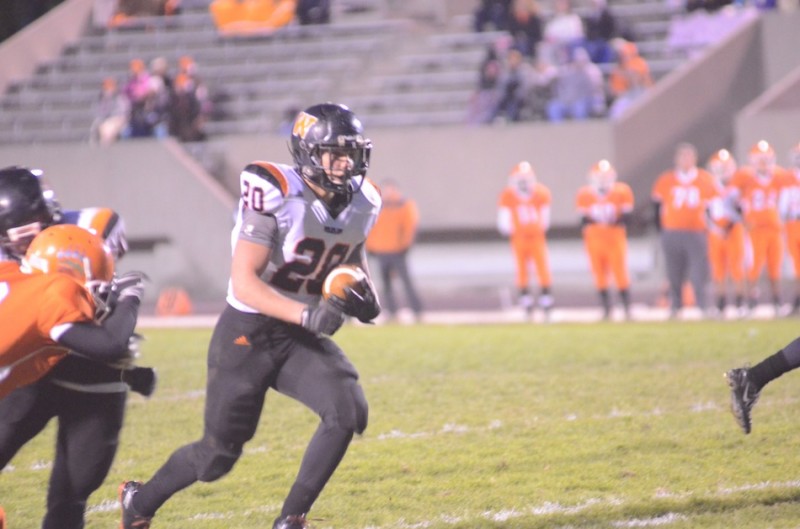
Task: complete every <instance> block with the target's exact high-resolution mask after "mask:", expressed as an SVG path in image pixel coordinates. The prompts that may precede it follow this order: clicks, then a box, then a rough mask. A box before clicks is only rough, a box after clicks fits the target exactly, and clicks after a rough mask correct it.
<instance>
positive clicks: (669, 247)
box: [661, 230, 709, 311]
mask: <svg viewBox="0 0 800 529" xmlns="http://www.w3.org/2000/svg"><path fill="white" fill-rule="evenodd" d="M661 244H662V247H663V249H664V263H665V266H666V269H667V281H668V282H669V297H670V308H671V309H672V310H673V311H677V310H679V309H681V308H682V307H683V300H682V297H681V292H682V289H683V283H684V282H685V281H687V280H688V281H689V282H690V283H691V285H692V288H693V289H694V295H695V299H696V302H697V307H698V308H699V309H701V310H705V308H706V284H707V283H708V276H709V269H708V235H707V234H706V233H705V232H704V231H689V230H664V231H662V232H661Z"/></svg>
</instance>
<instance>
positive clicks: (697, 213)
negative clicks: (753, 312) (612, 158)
mask: <svg viewBox="0 0 800 529" xmlns="http://www.w3.org/2000/svg"><path fill="white" fill-rule="evenodd" d="M718 194H719V190H718V188H717V185H716V183H715V182H714V177H713V176H711V175H710V174H709V173H708V172H707V171H705V170H704V169H701V168H699V167H697V150H696V149H695V147H694V145H692V144H690V143H681V144H679V145H678V147H677V149H676V151H675V166H674V168H673V169H671V170H669V171H665V172H664V173H662V174H661V175H660V176H659V177H658V179H657V180H656V182H655V184H654V185H653V190H652V195H651V198H652V200H653V203H654V205H655V208H656V227H657V228H658V229H659V230H660V232H661V244H662V247H663V250H664V260H665V265H666V271H667V281H668V282H669V293H670V317H671V318H675V317H677V316H678V314H679V312H680V310H681V309H682V308H683V300H682V296H681V291H682V288H683V284H684V281H686V280H687V279H688V280H689V282H690V283H691V285H692V288H693V290H694V295H695V303H696V304H697V307H698V308H699V309H700V310H701V311H703V313H704V314H705V312H706V296H705V292H706V282H707V281H708V239H707V221H706V218H707V217H706V215H707V213H706V212H707V210H708V207H709V203H710V202H711V200H712V199H713V198H714V197H716V196H717V195H718Z"/></svg>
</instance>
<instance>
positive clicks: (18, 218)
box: [0, 167, 155, 529]
mask: <svg viewBox="0 0 800 529" xmlns="http://www.w3.org/2000/svg"><path fill="white" fill-rule="evenodd" d="M0 204H2V205H0V260H6V261H8V262H10V264H11V265H12V267H13V266H17V264H18V262H19V261H21V260H22V259H23V258H24V255H25V252H26V251H27V250H28V247H29V245H30V244H31V241H32V240H33V239H34V237H36V236H37V235H38V233H40V232H41V230H43V229H45V228H46V227H48V226H50V225H53V224H57V223H64V225H68V224H75V225H79V226H81V227H82V228H84V229H87V230H89V231H90V232H92V233H94V234H97V235H100V236H101V237H103V238H104V243H105V244H104V246H105V247H106V248H107V249H108V250H109V252H110V255H111V257H112V258H114V259H115V260H116V259H119V258H120V257H121V255H122V254H123V253H124V252H125V248H126V247H127V245H126V242H125V235H124V227H123V225H122V220H121V219H120V218H119V217H118V216H117V215H116V213H114V212H113V211H111V210H109V209H105V208H90V209H84V210H78V211H64V212H62V211H61V210H60V208H59V207H58V205H57V202H56V201H55V198H54V197H53V196H52V193H51V192H50V191H49V190H47V189H45V188H44V187H43V185H42V182H41V180H40V178H39V175H38V174H37V172H35V171H32V170H30V169H27V168H24V167H7V168H4V169H0ZM112 264H113V262H112ZM123 283H124V284H126V285H127V286H128V287H129V290H128V291H127V292H128V293H129V294H130V295H132V296H133V295H135V296H137V298H138V297H140V296H141V293H140V291H141V289H142V286H141V277H140V276H138V275H135V274H134V275H131V276H125V277H124V279H123V278H117V279H116V280H115V281H114V283H113V284H114V285H115V287H116V288H117V289H119V288H120V287H121V285H123ZM95 284H96V283H93V285H95ZM107 294H108V292H106V295H107ZM136 305H137V306H138V301H137V303H136ZM4 323H5V322H4ZM4 328H5V327H4ZM129 385H130V386H131V387H133V388H134V390H136V391H138V392H140V393H143V394H149V393H151V392H152V391H153V388H154V385H155V373H154V372H153V370H152V369H150V368H142V367H135V366H133V365H132V361H131V359H126V360H125V362H122V363H117V362H113V363H108V362H98V361H95V360H92V359H89V358H87V357H85V356H83V355H67V356H66V357H64V358H63V359H62V360H61V361H60V362H58V364H56V365H55V367H54V368H53V369H52V370H51V371H50V372H49V373H48V374H47V376H45V377H44V378H43V379H42V380H39V381H37V382H35V383H33V384H30V385H26V386H25V387H21V388H19V389H16V390H15V391H13V392H11V393H10V394H9V395H8V396H6V397H5V398H3V399H0V469H2V468H3V467H5V466H6V465H7V464H8V462H9V461H10V460H11V459H12V458H13V457H14V455H15V454H16V453H17V452H18V451H19V449H20V448H22V446H24V445H25V444H26V443H27V442H28V441H30V440H31V439H32V438H33V437H35V436H36V435H38V434H39V433H40V432H41V431H42V430H43V429H44V427H45V426H46V425H47V423H48V422H49V421H50V420H51V419H53V418H57V419H58V431H57V434H56V435H57V442H56V453H55V457H54V461H53V470H52V472H51V475H50V484H49V489H48V495H47V513H46V515H45V518H44V521H43V522H42V527H43V528H44V529H53V528H60V529H73V528H75V529H77V528H80V527H83V525H84V511H85V508H86V501H87V499H88V497H89V495H90V494H91V493H92V492H94V491H95V490H96V489H97V488H98V487H99V486H100V485H101V483H102V482H103V480H104V479H105V476H106V475H107V474H108V470H109V469H110V466H111V463H112V461H113V459H114V455H115V453H116V449H117V446H118V440H119V433H120V430H121V428H122V423H123V417H124V407H125V400H126V394H127V390H128V386H129Z"/></svg>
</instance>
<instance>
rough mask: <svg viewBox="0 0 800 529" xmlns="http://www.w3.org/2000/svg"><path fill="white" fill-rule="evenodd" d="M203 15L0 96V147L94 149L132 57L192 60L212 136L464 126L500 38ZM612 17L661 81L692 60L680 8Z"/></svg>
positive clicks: (365, 10)
mask: <svg viewBox="0 0 800 529" xmlns="http://www.w3.org/2000/svg"><path fill="white" fill-rule="evenodd" d="M207 6H208V1H207V0H191V1H189V2H184V12H183V13H182V14H180V15H177V16H173V17H142V18H140V19H138V20H137V21H136V24H135V25H132V26H130V27H124V28H117V29H113V30H97V29H93V30H89V31H87V33H86V34H85V35H84V36H82V37H81V38H80V39H79V40H78V41H77V42H75V43H73V44H71V45H69V46H67V47H66V48H65V49H64V50H63V52H62V54H61V55H60V56H59V57H57V58H56V59H54V60H53V61H51V62H48V63H43V64H40V65H39V68H38V70H37V73H36V74H35V75H33V76H31V77H30V78H28V79H24V80H22V81H20V82H18V83H16V84H15V85H12V86H11V87H10V89H9V90H8V91H7V93H6V94H4V95H3V96H2V97H1V98H0V108H2V110H3V112H2V117H0V126H2V129H3V130H2V131H1V132H0V141H2V142H4V143H14V142H22V143H29V142H48V141H85V140H88V135H89V128H90V124H91V119H92V102H93V101H94V99H95V97H96V96H97V94H98V92H99V87H100V84H101V82H102V79H103V78H104V77H108V76H112V77H116V78H117V79H118V80H120V81H122V80H123V79H124V78H125V75H126V72H127V67H128V63H129V62H130V60H131V59H134V58H142V59H144V60H145V61H149V60H150V59H152V58H154V57H156V56H162V57H165V58H166V59H167V60H168V61H170V63H171V64H173V65H174V64H175V63H176V62H177V60H178V59H179V57H181V56H183V55H188V56H191V57H192V58H194V60H195V61H196V63H197V64H198V67H199V74H200V76H201V77H202V79H203V80H204V82H205V83H206V85H207V86H208V87H209V89H210V91H211V93H212V97H213V98H214V99H215V102H216V109H215V112H214V116H213V118H212V121H211V122H210V123H209V126H208V132H209V134H212V135H214V134H232V133H250V132H264V131H271V130H276V128H277V126H278V123H279V121H280V119H281V117H282V115H283V113H284V111H285V109H286V108H287V107H289V106H291V105H298V104H300V105H302V102H305V101H313V100H317V99H330V100H333V99H335V100H340V101H345V102H348V103H349V104H351V106H356V107H359V108H360V115H361V116H362V118H363V120H364V122H365V123H368V124H369V125H371V126H381V127H391V126H407V125H431V124H453V123H461V122H463V119H464V115H465V106H466V102H467V101H468V99H469V96H470V94H471V93H472V91H473V88H474V83H475V79H476V75H477V69H478V64H479V63H480V61H481V59H482V57H483V54H484V50H485V47H486V45H487V44H488V43H490V42H493V41H494V40H495V39H497V37H498V36H499V34H498V33H496V32H485V33H475V32H473V31H472V30H471V29H470V15H468V14H462V15H457V16H454V17H452V18H451V19H450V20H449V21H447V23H446V24H445V25H439V24H428V25H426V24H424V23H419V22H416V23H415V22H414V21H412V20H409V19H407V18H402V17H397V16H393V17H392V16H389V17H387V16H386V10H385V8H384V3H383V2H380V1H376V0H370V1H367V0H363V1H360V2H356V1H351V2H343V4H342V5H341V6H340V7H339V9H338V13H337V17H336V18H335V19H334V22H333V23H331V24H329V25H325V26H315V27H310V26H289V27H286V28H283V29H282V30H280V31H278V32H275V33H274V34H271V35H262V36H248V37H220V36H219V35H218V34H217V32H216V31H215V28H214V26H213V23H212V20H211V17H210V16H209V14H208V7H207ZM611 7H612V10H613V11H614V12H615V13H616V14H617V16H618V17H619V19H620V20H621V21H622V23H623V25H624V26H625V27H626V28H629V29H630V30H631V32H632V34H634V35H635V36H636V39H637V44H638V45H639V49H640V52H641V54H642V55H643V56H644V57H645V58H647V59H648V61H649V62H650V65H651V68H652V72H653V76H654V78H655V79H659V78H661V77H663V76H664V75H666V74H667V73H668V72H670V71H671V70H672V69H673V68H675V67H676V66H677V65H679V64H681V63H682V62H684V61H685V60H686V59H685V57H686V55H685V54H678V55H676V54H675V53H671V52H669V50H667V47H666V46H665V45H664V43H665V39H666V37H667V31H668V28H669V23H670V19H671V17H672V16H673V15H675V9H674V8H672V7H669V6H667V5H665V4H664V3H662V2H660V1H657V0H635V1H631V0H619V1H618V2H615V3H612V6H611ZM580 10H581V7H580V6H579V7H578V9H576V11H578V12H580ZM352 13H355V14H356V15H352ZM609 67H610V65H604V70H605V71H608V70H609ZM362 105H363V108H361V107H362ZM400 106H402V111H399V107H400ZM259 121H260V123H258V122H259Z"/></svg>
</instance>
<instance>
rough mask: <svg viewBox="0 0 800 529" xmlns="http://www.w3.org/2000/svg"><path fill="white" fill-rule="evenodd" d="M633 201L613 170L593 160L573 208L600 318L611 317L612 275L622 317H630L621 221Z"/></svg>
mask: <svg viewBox="0 0 800 529" xmlns="http://www.w3.org/2000/svg"><path fill="white" fill-rule="evenodd" d="M633 204H634V199H633V192H632V191H631V188H630V186H628V184H625V183H623V182H618V181H617V172H616V170H615V169H614V167H613V166H612V165H611V164H610V163H609V162H608V160H600V161H599V162H598V163H596V164H595V165H594V166H593V167H592V168H591V170H590V171H589V184H588V185H586V186H583V187H581V188H580V189H579V190H578V195H577V198H576V207H577V209H578V212H579V213H580V215H581V224H582V226H583V241H584V244H585V246H586V253H587V254H588V256H589V264H590V265H591V269H592V274H593V275H594V284H595V287H596V288H597V291H598V294H599V296H600V303H601V305H602V307H603V319H609V318H610V317H611V301H610V299H609V296H608V284H609V276H613V278H614V281H615V282H616V286H617V290H618V291H619V296H620V300H621V301H622V307H623V309H624V311H625V317H626V319H627V318H630V277H629V275H628V265H627V259H628V257H627V254H628V239H627V233H626V227H625V224H626V222H627V220H628V219H629V218H630V215H631V212H632V211H633Z"/></svg>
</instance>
